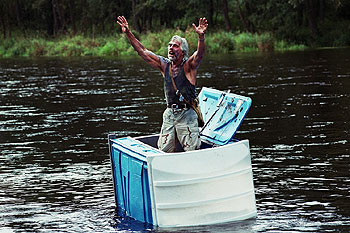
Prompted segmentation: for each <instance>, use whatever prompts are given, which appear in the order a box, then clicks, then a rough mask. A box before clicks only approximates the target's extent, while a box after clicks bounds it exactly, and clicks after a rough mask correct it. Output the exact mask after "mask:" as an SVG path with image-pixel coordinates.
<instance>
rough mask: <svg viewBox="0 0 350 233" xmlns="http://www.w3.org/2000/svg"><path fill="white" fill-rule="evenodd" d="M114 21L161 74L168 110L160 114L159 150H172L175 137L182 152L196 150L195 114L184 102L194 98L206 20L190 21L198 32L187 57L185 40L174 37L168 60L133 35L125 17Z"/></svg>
mask: <svg viewBox="0 0 350 233" xmlns="http://www.w3.org/2000/svg"><path fill="white" fill-rule="evenodd" d="M117 23H118V24H119V25H120V26H121V28H122V31H123V32H124V33H125V34H126V36H127V37H128V39H129V41H130V44H131V45H132V46H133V47H134V49H135V50H136V52H137V53H138V55H139V56H141V57H142V58H143V59H144V60H145V61H146V62H147V63H148V64H150V65H151V66H152V67H154V68H156V69H159V70H160V72H161V73H162V75H163V77H164V93H165V97H166V101H167V109H166V110H165V111H164V113H163V124H162V129H161V132H160V136H159V140H158V147H159V149H160V150H162V151H165V152H174V151H175V149H176V141H177V140H178V141H179V142H180V144H181V145H182V147H183V149H184V150H185V151H190V150H195V149H198V148H199V147H200V144H201V141H200V137H199V129H198V118H197V114H196V113H195V111H194V110H193V109H192V108H190V106H189V105H188V104H186V102H191V101H192V100H193V99H195V98H196V91H195V86H196V76H197V69H198V67H199V64H200V62H201V60H202V58H203V55H204V52H205V43H204V40H205V32H206V30H207V28H208V23H207V20H206V19H205V18H201V19H200V20H199V25H198V27H197V26H196V25H195V24H192V26H193V28H194V30H195V31H196V33H197V34H198V48H197V51H196V52H194V53H193V55H192V56H190V57H188V44H187V41H186V39H185V38H181V37H179V36H173V38H172V39H171V40H170V42H169V45H168V59H166V58H164V57H161V56H158V55H155V54H154V53H152V52H151V51H149V50H147V49H146V48H145V47H144V46H143V45H142V44H141V42H140V41H138V40H137V39H136V37H135V36H134V35H133V34H132V32H131V31H130V29H129V25H128V22H127V20H126V19H125V17H124V16H119V17H118V20H117ZM184 99H185V100H184ZM186 100H187V101H186Z"/></svg>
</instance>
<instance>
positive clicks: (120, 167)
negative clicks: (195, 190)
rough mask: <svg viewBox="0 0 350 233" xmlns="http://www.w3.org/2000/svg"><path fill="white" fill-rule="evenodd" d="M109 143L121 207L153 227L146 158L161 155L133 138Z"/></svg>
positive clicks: (114, 180) (117, 199) (114, 179)
mask: <svg viewBox="0 0 350 233" xmlns="http://www.w3.org/2000/svg"><path fill="white" fill-rule="evenodd" d="M109 143H110V153H111V162H112V171H113V182H114V189H115V190H114V191H115V199H116V202H117V205H118V207H120V208H121V209H124V210H125V211H126V213H127V215H129V216H132V217H133V218H135V219H137V220H139V221H142V222H148V223H153V219H152V207H151V198H150V191H149V180H148V173H147V162H146V155H147V154H154V153H160V152H159V151H158V150H155V149H153V148H152V147H148V146H147V145H145V144H142V143H141V142H139V141H137V140H134V139H132V138H120V139H110V142H109Z"/></svg>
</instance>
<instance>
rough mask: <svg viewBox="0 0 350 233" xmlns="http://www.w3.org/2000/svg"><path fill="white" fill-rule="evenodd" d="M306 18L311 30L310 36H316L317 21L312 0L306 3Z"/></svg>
mask: <svg viewBox="0 0 350 233" xmlns="http://www.w3.org/2000/svg"><path fill="white" fill-rule="evenodd" d="M306 10H307V17H308V21H309V27H310V29H311V32H312V35H313V36H314V37H316V36H317V21H316V15H315V9H314V5H313V2H312V0H307V1H306Z"/></svg>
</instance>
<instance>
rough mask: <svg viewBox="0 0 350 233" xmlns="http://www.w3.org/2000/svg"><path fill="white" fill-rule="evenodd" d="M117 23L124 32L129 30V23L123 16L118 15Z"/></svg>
mask: <svg viewBox="0 0 350 233" xmlns="http://www.w3.org/2000/svg"><path fill="white" fill-rule="evenodd" d="M117 23H118V24H119V25H120V26H121V27H122V31H123V32H124V33H125V32H128V31H129V24H128V21H126V19H125V17H124V16H118V19H117Z"/></svg>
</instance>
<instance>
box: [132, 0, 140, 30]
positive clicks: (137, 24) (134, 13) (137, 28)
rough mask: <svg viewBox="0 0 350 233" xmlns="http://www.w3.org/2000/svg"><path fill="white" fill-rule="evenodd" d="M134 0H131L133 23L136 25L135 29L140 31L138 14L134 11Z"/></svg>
mask: <svg viewBox="0 0 350 233" xmlns="http://www.w3.org/2000/svg"><path fill="white" fill-rule="evenodd" d="M136 4H137V3H136V0H132V18H133V21H134V25H135V27H136V31H138V32H141V26H140V22H139V18H138V15H137V13H136Z"/></svg>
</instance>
